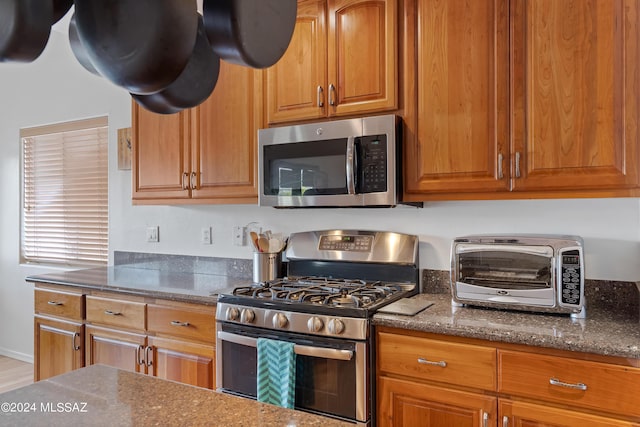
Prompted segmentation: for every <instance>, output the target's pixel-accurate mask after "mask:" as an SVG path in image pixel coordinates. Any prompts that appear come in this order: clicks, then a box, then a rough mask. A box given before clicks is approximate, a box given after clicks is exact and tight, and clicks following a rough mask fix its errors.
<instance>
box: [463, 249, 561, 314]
mask: <svg viewBox="0 0 640 427" xmlns="http://www.w3.org/2000/svg"><path fill="white" fill-rule="evenodd" d="M553 253H554V251H553V248H552V247H550V246H521V245H518V246H509V245H478V244H459V245H458V246H457V247H456V249H455V256H454V260H453V261H454V265H452V273H454V274H453V276H454V281H453V283H452V284H453V285H454V288H453V289H454V299H455V300H457V301H459V302H465V301H478V302H488V303H490V302H493V303H503V304H516V305H528V306H538V307H553V306H554V305H555V294H556V291H555V282H556V271H555V267H554V256H553Z"/></svg>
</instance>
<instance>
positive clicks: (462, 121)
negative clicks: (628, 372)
mask: <svg viewBox="0 0 640 427" xmlns="http://www.w3.org/2000/svg"><path fill="white" fill-rule="evenodd" d="M404 4H405V16H406V17H407V19H409V21H411V22H414V23H415V25H416V26H415V28H414V29H413V30H410V31H409V34H408V35H407V39H408V40H411V38H412V37H414V38H415V40H416V49H415V56H413V55H414V53H413V50H412V49H407V55H408V56H407V58H408V62H407V63H408V64H409V65H410V66H409V67H407V70H408V79H407V81H406V84H405V92H404V94H405V96H406V99H407V101H406V115H405V122H406V127H407V132H405V139H406V153H405V199H406V200H409V201H411V200H437V199H465V198H469V199H473V198H517V197H589V196H599V197H612V196H632V195H637V194H640V193H638V140H637V139H638V131H637V123H638V114H639V108H638V104H639V103H640V100H639V98H640V96H639V95H640V84H639V76H640V73H639V70H638V50H637V41H638V39H639V36H640V34H639V30H638V24H639V22H638V21H639V19H640V18H639V17H640V11H639V10H638V9H639V7H638V2H637V1H630V0H602V1H574V2H563V1H555V0H526V1H525V0H478V1H455V0H442V1H435V0H417V1H409V0H406V1H405V3H404ZM412 58H413V60H412ZM412 73H414V74H413V75H412Z"/></svg>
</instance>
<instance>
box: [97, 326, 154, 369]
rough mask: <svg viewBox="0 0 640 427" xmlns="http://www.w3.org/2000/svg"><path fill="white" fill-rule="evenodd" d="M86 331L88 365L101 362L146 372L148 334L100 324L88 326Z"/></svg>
mask: <svg viewBox="0 0 640 427" xmlns="http://www.w3.org/2000/svg"><path fill="white" fill-rule="evenodd" d="M85 333H86V337H87V343H86V348H87V366H88V365H94V364H101V365H107V366H113V367H115V368H119V369H124V370H126V371H132V372H143V373H144V372H146V364H145V359H144V350H145V348H146V346H147V337H146V335H143V334H137V333H132V332H124V331H118V330H115V329H108V328H101V327H98V326H87V327H86V331H85Z"/></svg>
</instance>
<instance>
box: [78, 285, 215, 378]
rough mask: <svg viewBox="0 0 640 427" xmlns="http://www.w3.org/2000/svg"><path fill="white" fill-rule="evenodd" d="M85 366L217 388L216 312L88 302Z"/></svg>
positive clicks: (128, 301) (127, 301) (121, 300)
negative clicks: (133, 372)
mask: <svg viewBox="0 0 640 427" xmlns="http://www.w3.org/2000/svg"><path fill="white" fill-rule="evenodd" d="M87 323H88V325H87V327H86V328H87V330H86V335H87V338H86V341H87V344H86V347H87V354H86V364H87V365H92V364H95V363H101V364H103V365H109V366H114V367H117V368H120V369H125V370H128V371H135V372H141V373H146V374H149V375H153V376H157V377H159V378H164V379H168V380H173V381H178V382H181V383H185V384H190V385H194V386H198V387H204V388H209V389H213V388H215V308H214V307H211V306H200V305H197V304H180V303H173V302H171V301H163V300H156V299H153V300H150V301H149V302H144V300H143V299H140V298H135V299H134V298H133V297H131V298H126V297H117V298H115V297H114V298H110V297H108V296H105V295H100V296H99V297H96V296H87Z"/></svg>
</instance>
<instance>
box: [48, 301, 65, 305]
mask: <svg viewBox="0 0 640 427" xmlns="http://www.w3.org/2000/svg"><path fill="white" fill-rule="evenodd" d="M47 304H49V305H64V304H62V303H61V302H58V301H47Z"/></svg>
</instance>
